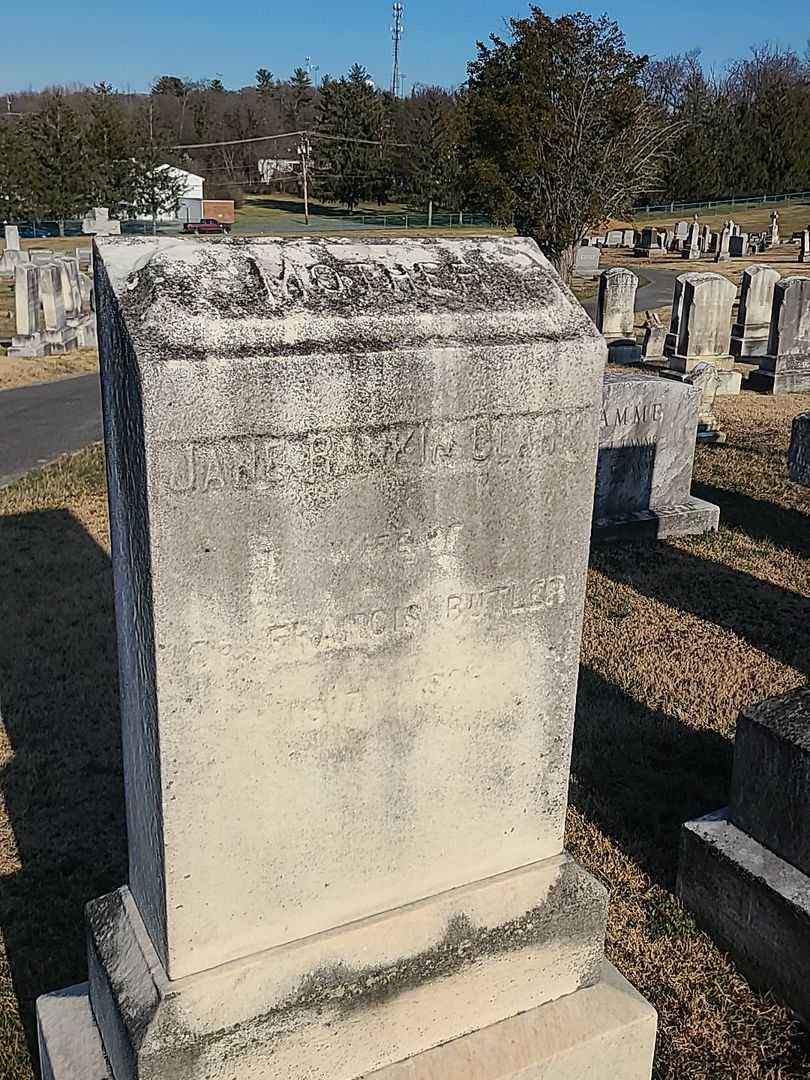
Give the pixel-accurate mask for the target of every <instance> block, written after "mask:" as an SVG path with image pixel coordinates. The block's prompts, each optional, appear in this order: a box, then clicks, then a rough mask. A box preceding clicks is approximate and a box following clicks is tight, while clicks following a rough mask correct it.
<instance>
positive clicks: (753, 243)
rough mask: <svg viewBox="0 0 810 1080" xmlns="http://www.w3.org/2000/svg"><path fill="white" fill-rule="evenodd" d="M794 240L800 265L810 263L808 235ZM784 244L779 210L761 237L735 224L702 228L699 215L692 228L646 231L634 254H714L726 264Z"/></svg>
mask: <svg viewBox="0 0 810 1080" xmlns="http://www.w3.org/2000/svg"><path fill="white" fill-rule="evenodd" d="M805 232H806V230H805ZM792 239H793V240H795V241H798V242H799V244H800V254H799V261H800V262H804V261H806V259H805V255H806V248H805V242H806V237H805V235H804V233H798V234H796V235H795V236H794V237H793V238H792ZM780 242H781V239H780V233H779V213H778V211H776V210H775V211H773V213H772V214H771V223H770V225H769V227H768V229H767V230H765V231H764V232H761V233H744V232H743V231H742V229H741V227H740V226H739V225H738V224H736V223H735V222H734V221H732V220H728V221H727V222H726V223H725V224H724V226H723V228H722V229H721V230H720V231H719V232H715V231H713V230H712V228H711V226H709V225H703V226H701V224H700V221H699V219H698V216H697V214H696V215H695V217H694V220H693V221H692V222H691V224H690V223H688V222H686V221H679V222H678V223H677V224H676V225H675V227H674V228H673V229H666V230H662V229H658V228H655V227H650V228H646V229H642V230H641V231H640V233H638V234H637V236H636V241H635V244H634V247H633V251H634V253H635V255H637V256H638V257H639V258H647V259H652V258H656V257H661V256H664V255H666V254H668V253H680V254H681V256H682V257H683V258H684V259H699V258H701V257H702V256H705V255H709V254H712V253H713V254H714V257H715V262H724V261H726V260H727V259H731V258H745V257H746V256H750V255H756V254H760V253H761V252H763V251H766V250H767V249H768V248H772V247H776V246H778V245H779V244H780Z"/></svg>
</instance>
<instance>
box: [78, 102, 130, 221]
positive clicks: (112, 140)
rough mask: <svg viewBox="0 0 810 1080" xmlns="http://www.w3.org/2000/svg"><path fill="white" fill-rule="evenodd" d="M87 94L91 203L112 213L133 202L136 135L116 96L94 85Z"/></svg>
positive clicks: (88, 166) (86, 136) (87, 145)
mask: <svg viewBox="0 0 810 1080" xmlns="http://www.w3.org/2000/svg"><path fill="white" fill-rule="evenodd" d="M87 96H88V106H89V107H88V122H87V127H86V134H85V146H86V151H87V168H88V182H89V186H90V194H91V196H92V201H93V205H95V206H107V207H109V208H110V210H111V211H112V213H113V216H115V215H116V214H119V213H120V212H121V211H122V210H123V209H124V208H125V207H127V206H129V205H131V203H132V198H133V179H132V177H133V144H134V142H135V136H134V132H133V129H132V125H131V123H130V122H129V120H128V119H127V117H126V115H125V113H124V111H123V109H122V107H121V104H120V102H119V100H118V98H117V96H116V95H114V94H111V93H109V92H108V91H106V90H99V89H98V87H96V88H95V89H94V90H93V91H91V92H90V93H89V94H88V95H87Z"/></svg>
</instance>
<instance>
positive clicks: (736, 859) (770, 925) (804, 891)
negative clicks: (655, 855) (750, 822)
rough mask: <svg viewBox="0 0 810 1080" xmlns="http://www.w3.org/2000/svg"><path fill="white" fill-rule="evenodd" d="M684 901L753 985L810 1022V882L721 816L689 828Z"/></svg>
mask: <svg viewBox="0 0 810 1080" xmlns="http://www.w3.org/2000/svg"><path fill="white" fill-rule="evenodd" d="M678 895H679V896H680V898H681V900H682V901H683V903H684V904H685V905H686V907H687V908H689V910H690V911H691V912H693V913H694V915H695V917H696V919H697V921H698V923H699V924H700V926H701V927H703V928H704V929H705V930H706V931H707V932H708V934H709V935H710V936H711V937H712V938H713V939H714V940H715V941H716V942H717V943H718V944H719V945H720V947H721V948H722V949H724V950H726V951H727V952H728V953H730V954H731V956H732V958H733V960H734V963H735V964H736V966H737V967H738V968H739V970H740V971H741V972H742V974H743V975H744V976H745V977H746V978H747V979H748V980H749V982H751V984H752V985H754V986H757V987H761V988H762V989H763V990H770V991H772V992H773V993H774V995H775V996H776V997H778V998H779V999H780V1000H782V1001H783V1002H784V1003H785V1004H787V1005H788V1006H789V1007H790V1008H791V1009H792V1010H793V1011H794V1012H795V1013H797V1014H798V1015H799V1017H800V1018H801V1019H802V1021H803V1022H804V1023H805V1024H808V1023H810V982H808V979H807V964H806V958H807V957H808V956H810V878H808V877H807V876H806V875H805V874H803V873H802V872H801V871H800V870H797V869H796V868H795V867H794V866H792V865H791V864H790V863H788V862H786V861H785V860H784V859H781V858H780V857H779V856H778V855H775V854H774V853H773V852H772V851H769V850H768V848H766V847H764V846H763V845H762V844H760V843H758V842H757V841H756V840H754V839H753V838H752V837H750V836H749V835H748V834H747V833H744V832H743V831H742V830H741V829H738V828H737V827H736V826H735V825H733V824H732V823H731V822H730V821H729V820H728V817H727V812H726V811H725V810H723V811H720V812H718V813H716V814H710V815H708V816H707V817H704V818H700V819H699V820H697V821H690V822H688V823H687V824H686V825H685V826H684V828H683V832H682V834H681V854H680V862H679V868H678Z"/></svg>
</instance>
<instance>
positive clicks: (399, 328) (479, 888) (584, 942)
mask: <svg viewBox="0 0 810 1080" xmlns="http://www.w3.org/2000/svg"><path fill="white" fill-rule="evenodd" d="M95 272H96V296H97V306H98V317H99V338H100V353H101V370H102V384H103V391H104V415H105V443H106V451H107V464H108V480H109V483H108V488H109V493H110V515H111V533H112V561H113V576H114V584H115V594H116V619H117V627H118V638H119V657H120V665H119V666H120V674H121V679H120V684H121V687H122V703H121V710H122V719H123V750H124V769H125V775H126V785H125V786H126V791H127V821H128V842H129V856H130V868H129V886H128V887H125V888H122V889H120V890H119V891H118V892H116V893H114V894H111V895H110V896H107V897H102V898H101V899H99V900H96V901H93V902H92V903H91V904H90V905H89V906H88V915H87V918H88V934H89V943H90V944H89V967H90V996H91V1001H92V1006H93V1012H94V1015H95V1017H96V1019H97V1021H98V1024H99V1027H100V1031H101V1036H102V1042H103V1045H104V1047H105V1051H106V1053H107V1055H108V1057H109V1059H110V1062H111V1064H112V1067H113V1072H114V1074H115V1077H116V1080H135V1078H136V1077H137V1078H138V1080H147V1078H149V1080H173V1078H174V1077H177V1076H182V1077H183V1080H230V1078H231V1077H233V1076H240V1077H241V1076H250V1077H251V1078H253V1080H282V1078H283V1080H288V1078H289V1077H290V1076H292V1075H303V1074H304V1073H306V1075H307V1076H308V1077H309V1078H310V1080H335V1078H336V1077H341V1078H342V1080H359V1078H360V1077H362V1076H365V1075H367V1074H369V1073H371V1072H373V1070H374V1069H378V1070H379V1069H382V1068H385V1067H388V1066H392V1065H393V1064H394V1063H396V1062H399V1061H403V1060H405V1059H407V1058H409V1057H412V1056H413V1055H417V1054H422V1053H424V1052H426V1051H429V1050H430V1049H432V1048H434V1047H438V1046H440V1045H442V1044H445V1043H448V1042H450V1041H452V1040H456V1039H458V1038H459V1037H460V1036H466V1035H468V1034H469V1033H470V1032H471V1031H475V1030H477V1029H485V1028H488V1027H490V1026H491V1025H493V1024H495V1023H497V1022H499V1021H501V1020H504V1019H506V1018H509V1017H513V1016H516V1015H518V1014H520V1013H525V1012H527V1011H531V1010H533V1009H535V1008H536V1007H538V1006H539V1005H541V1004H543V1003H544V1002H548V1001H553V1000H556V999H557V998H561V997H564V996H566V995H572V996H576V994H577V993H579V992H580V991H581V990H582V988H584V987H587V986H590V985H591V984H594V983H596V982H598V980H599V971H600V964H601V960H602V952H603V940H604V923H605V917H606V894H605V891H604V889H603V888H602V887H601V886H600V885H599V884H598V883H596V882H595V881H594V880H593V878H591V877H590V876H589V875H588V874H586V873H585V872H584V871H583V870H582V869H581V868H579V867H578V866H577V865H576V864H575V863H574V862H573V861H572V860H571V859H570V857H569V856H567V855H566V854H565V853H564V852H563V847H562V845H563V833H564V824H565V812H566V806H567V783H568V771H569V762H570V749H571V734H572V726H573V711H574V703H575V695H576V675H577V669H578V660H579V639H580V633H581V618H582V608H583V602H584V589H585V579H586V573H587V553H588V540H589V533H590V519H591V510H592V506H593V483H594V475H595V463H596V450H597V429H598V421H599V415H598V414H599V397H600V395H599V388H600V381H601V374H602V370H603V368H604V361H605V351H606V350H605V345H604V341H603V339H602V338H601V337H600V336H599V335H598V333H597V332H596V330H595V328H594V327H593V324H592V323H591V322H590V320H589V319H588V318H587V316H586V315H585V313H584V312H583V310H582V309H581V308H580V307H579V305H577V304H576V303H575V302H574V301H573V298H572V297H571V295H570V293H569V292H568V291H567V290H566V289H565V288H564V286H563V285H562V283H561V282H560V280H559V278H558V277H557V275H556V274H555V273H554V271H553V270H552V269H551V268H550V266H549V265H548V263H547V262H546V260H545V259H544V258H543V256H542V255H541V254H540V252H539V250H538V249H537V247H536V245H534V244H533V243H532V242H530V241H527V240H518V239H509V240H503V239H502V238H498V239H497V240H490V239H484V240H468V239H464V240H444V239H442V240H438V241H437V240H432V239H430V240H395V241H391V240H383V239H379V240H370V241H369V240H362V241H360V242H356V243H355V242H353V241H348V240H317V241H313V240H309V239H305V240H270V239H268V240H250V241H243V242H236V243H234V242H228V243H216V242H205V241H186V242H184V241H177V240H152V239H149V240H129V239H127V240H121V241H118V242H116V241H110V240H105V241H100V242H98V244H97V255H96V258H95ZM538 508H542V513H539V512H538ZM538 718H540V719H538ZM538 762H540V763H541V764H540V765H539V766H538ZM634 1075H635V1074H634Z"/></svg>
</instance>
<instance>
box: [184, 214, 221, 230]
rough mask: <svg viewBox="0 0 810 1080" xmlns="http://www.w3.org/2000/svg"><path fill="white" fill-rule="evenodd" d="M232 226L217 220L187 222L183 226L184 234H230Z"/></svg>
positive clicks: (206, 219)
mask: <svg viewBox="0 0 810 1080" xmlns="http://www.w3.org/2000/svg"><path fill="white" fill-rule="evenodd" d="M230 231H231V227H230V225H226V224H225V222H224V221H217V219H216V218H203V219H202V221H187V222H186V223H185V225H184V226H183V232H184V233H229V232H230Z"/></svg>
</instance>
